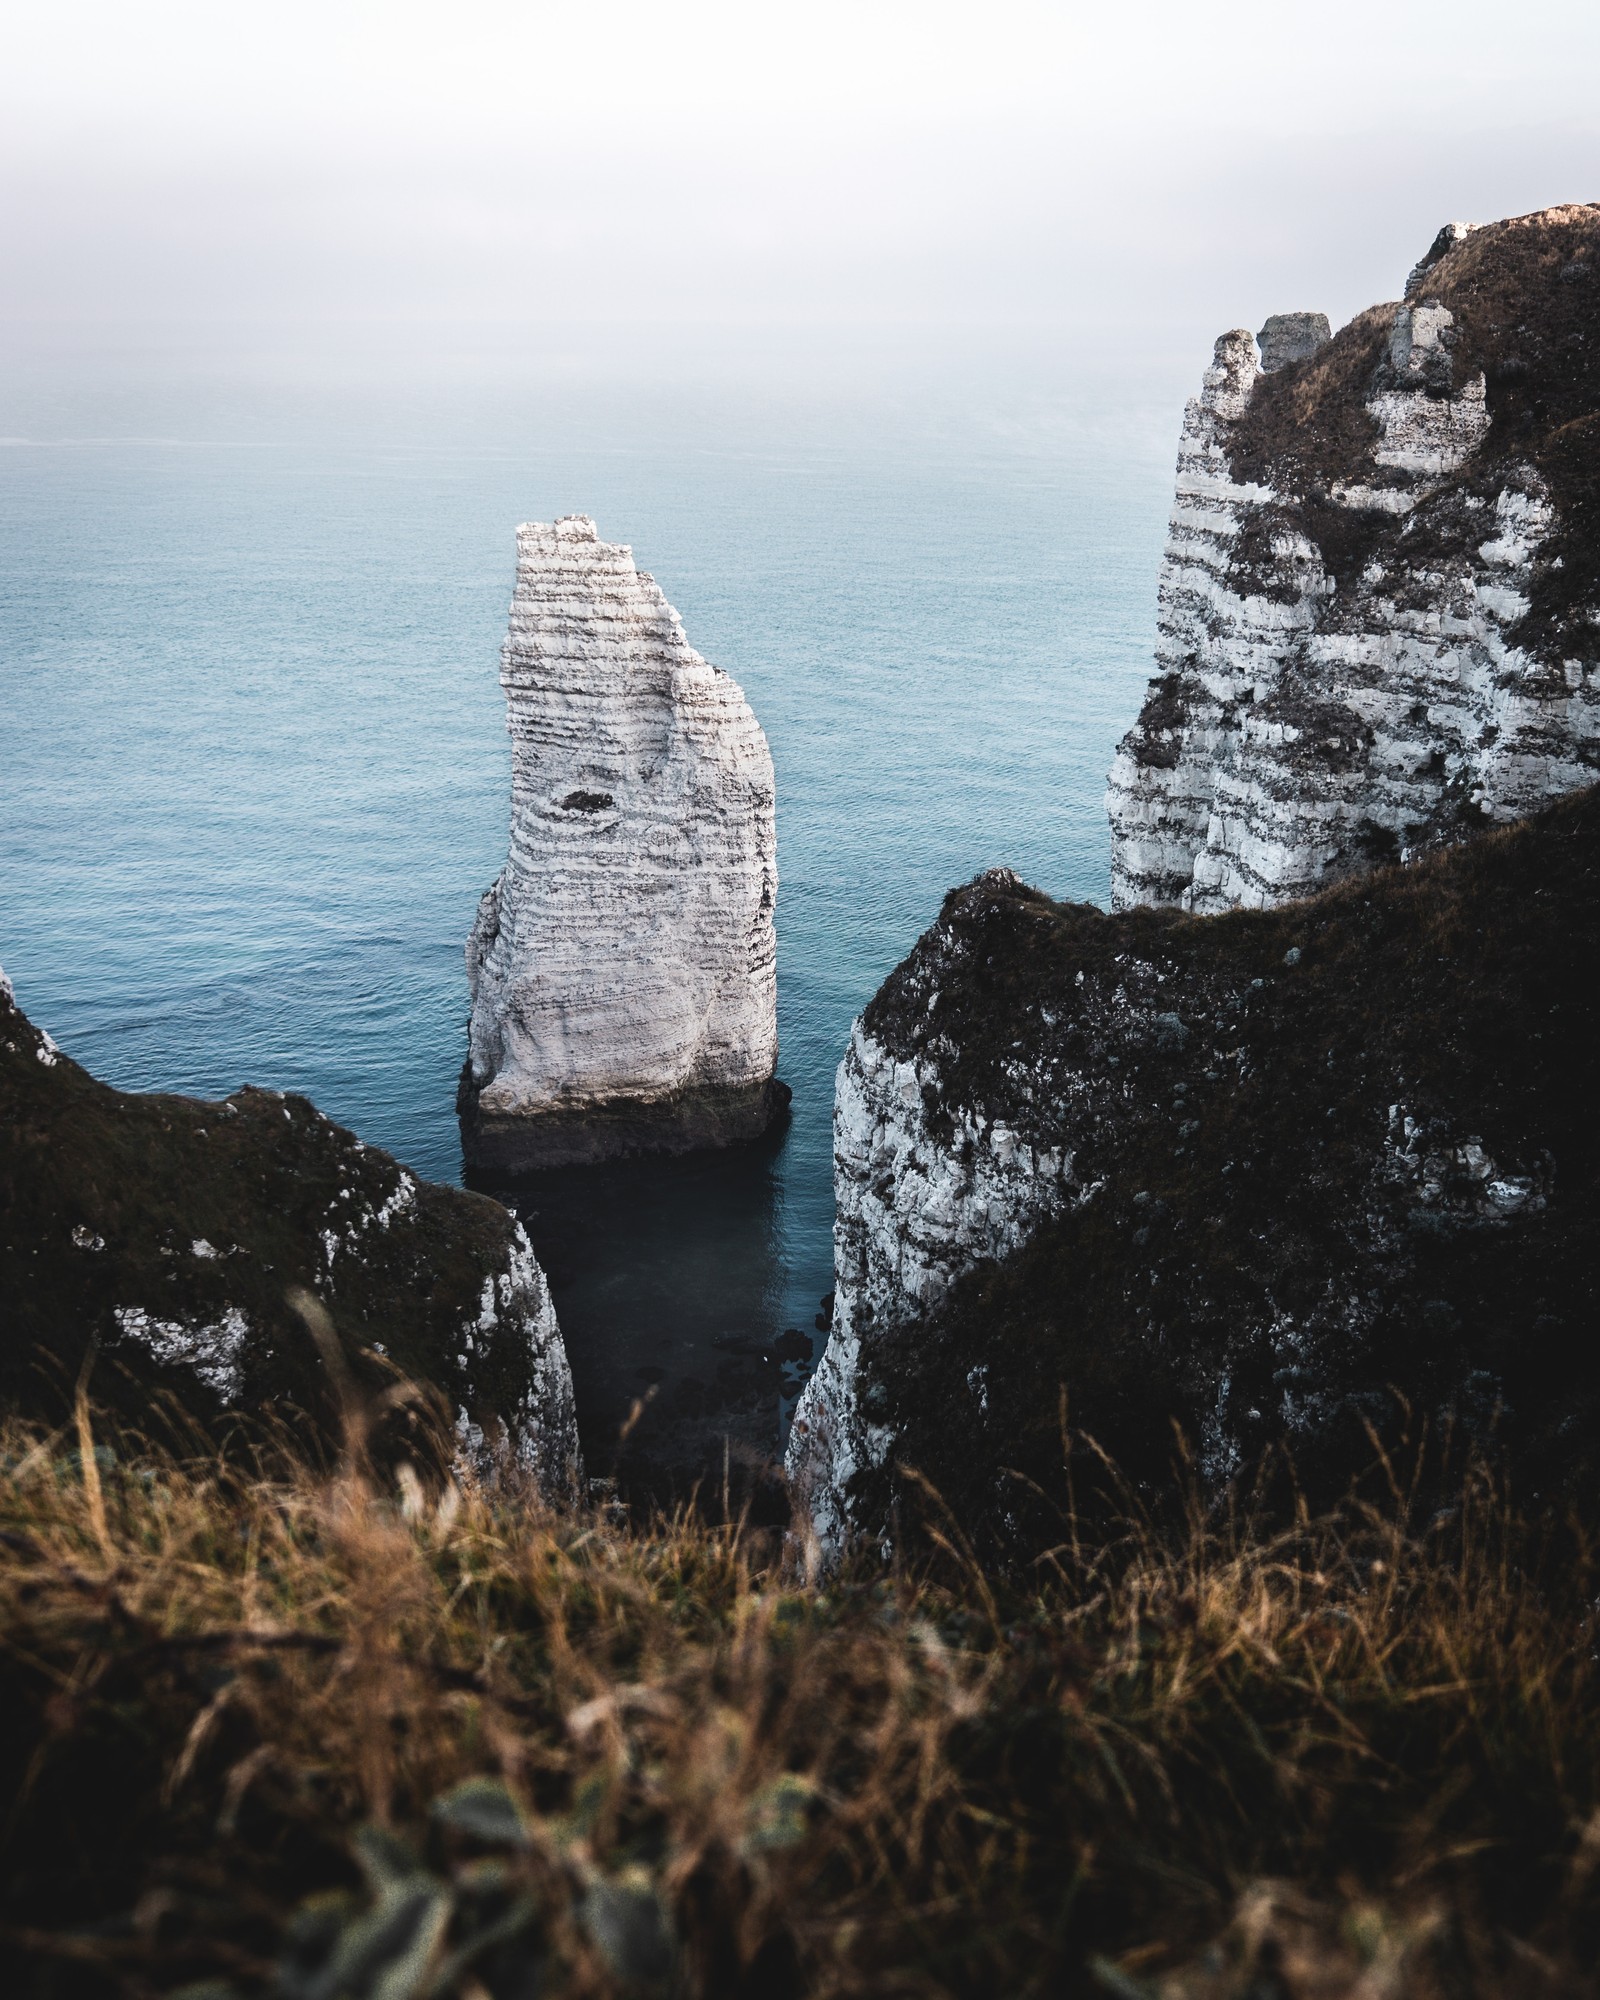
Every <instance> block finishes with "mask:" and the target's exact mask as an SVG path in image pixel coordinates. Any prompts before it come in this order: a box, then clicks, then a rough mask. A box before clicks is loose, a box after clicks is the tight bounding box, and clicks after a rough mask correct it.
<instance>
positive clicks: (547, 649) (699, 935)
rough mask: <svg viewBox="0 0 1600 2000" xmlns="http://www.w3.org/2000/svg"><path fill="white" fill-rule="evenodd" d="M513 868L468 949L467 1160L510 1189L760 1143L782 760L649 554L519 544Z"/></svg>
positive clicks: (773, 1003) (510, 662)
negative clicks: (601, 1167)
mask: <svg viewBox="0 0 1600 2000" xmlns="http://www.w3.org/2000/svg"><path fill="white" fill-rule="evenodd" d="M501 662H502V664H501V676H500V677H501V682H502V685H503V686H504V688H505V692H506V719H507V727H508V729H509V731H510V734H511V743H512V785H511V840H510V851H509V855H508V858H507V861H506V865H505V868H504V870H503V871H502V873H501V875H500V876H499V878H498V880H497V881H496V882H495V883H494V886H493V887H492V888H491V889H490V890H489V891H488V892H487V894H486V895H485V896H484V898H483V901H482V903H481V905H480V906H479V910H478V915H477V921H476V922H475V924H474V925H473V929H472V934H471V937H470V938H469V940H468V943H467V970H468V976H469V980H470V983H471V989H472V1020H471V1030H470V1044H469V1056H468V1063H467V1068H466V1071H465V1073H464V1075H463V1079H462V1102H461V1109H462V1129H463V1142H464V1145H465V1147H466V1151H467V1156H468V1158H469V1159H470V1160H473V1161H475V1162H477V1163H480V1164H484V1165H491V1166H502V1167H507V1168H517V1167H532V1166H544V1165H560V1164H564V1163H568V1162H574V1161H581V1160H589V1159H598V1158H602V1157H605V1156H607V1155H615V1154H621V1153H628V1152H638V1151H657V1150H661V1151H682V1150H687V1149H688V1148H690V1147H695V1146H703V1145H719V1144H726V1143H730V1142H732V1141H734V1140H738V1139H743V1138H749V1137H752V1136H754V1135H755V1134H756V1133H758V1132H760V1131H761V1130H763V1129H764V1128H765V1127H766V1126H767V1125H768V1124H769V1123H770V1122H771V1120H772V1118H773V1116H774V1115H775V1114H776V1112H777V1111H778V1110H779V1109H780V1108H781V1105H782V1104H783V1103H784V1102H786V1101H787V1092H786V1091H785V1090H784V1088H783V1086H782V1085H781V1084H778V1083H776V1082H775V1081H774V1076H773V1071H774V1068H775V1066H776V1063H777V1051H778V1035H777V984H776V975H775V939H774V932H773V910H774V906H775V903H776V899H777V888H778V871H777V839H776V832H775V827H774V819H773V776H772V757H771V754H770V752H769V751H768V748H767V742H766V738H765V736H764V735H763V734H762V731H761V726H760V724H759V723H758V722H757V721H756V718H755V716H754V714H753V713H752V712H751V709H750V706H749V704H748V703H747V702H746V700H745V698H744V695H743V693H742V692H741V690H740V688H739V686H738V684H737V683H736V682H735V681H734V680H732V679H731V678H730V677H729V676H728V675H727V674H725V673H724V672H722V670H721V669H720V668H717V667H714V666H711V665H710V664H709V663H708V662H707V661H705V660H703V659H702V658H701V657H700V655H699V654H698V653H697V652H696V651H695V650H694V648H693V647H692V646H691V645H690V644H689V642H688V640H687V639H686V638H685V637H684V632H683V626H682V624H681V623H680V622H679V619H678V614H677V613H676V612H675V611H674V610H673V608H672V606H671V605H670V604H668V602H667V601H666V599H665V597H663V596H662V594H661V591H660V589H659V588H658V587H657V585H656V583H655V580H654V579H653V578H652V577H650V576H648V575H646V574H645V573H644V572H643V571H641V570H637V569H635V567H634V562H633V555H632V552H631V550H629V549H626V548H622V547H618V546H616V545H614V544H612V543H610V542H603V541H601V540H600V539H599V537H598V535H597V534H596V531H595V525H594V523H593V522H592V521H591V520H589V519H587V518H586V517H585V516H583V515H574V516H569V517H567V518H566V519H563V520H559V521H557V522H555V524H554V525H553V526H548V525H545V524H543V523H533V524H531V525H529V526H526V527H522V528H519V529H518V530H517V580H516V591H515V595H514V597H513V599H512V605H511V629H510V633H509V635H508V637H507V639H506V642H505V646H504V649H503V652H502V655H501Z"/></svg>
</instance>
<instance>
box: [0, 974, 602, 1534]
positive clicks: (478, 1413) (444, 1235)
mask: <svg viewBox="0 0 1600 2000" xmlns="http://www.w3.org/2000/svg"><path fill="white" fill-rule="evenodd" d="M296 1287H303V1288H304V1289H305V1290H307V1291H310V1292H311V1293H313V1294H314V1295H315V1296H316V1297H318V1298H319V1299H321V1300H322V1301H323V1303H324V1304H325V1306H326V1307H327V1309H328V1311H329V1314H330V1315H331V1318H332V1321H333V1324H334V1328H335V1330H336V1333H337V1336H338V1338H339V1340H340V1342H341V1345H342V1346H343V1348H344V1350H345V1357H344V1358H345V1364H346V1366H347V1368H348V1369H349V1371H350V1374H351V1376H352V1378H353V1379H354V1380H355V1382H356V1384H357V1386H358V1388H359V1389H360V1390H361V1391H362V1392H363V1393H364V1394H365V1395H366V1396H367V1397H368V1398H369V1399H370V1400H373V1401H374V1402H375V1403H377V1404H380V1405H381V1402H382V1399H383V1397H384V1394H385V1392H386V1391H387V1390H388V1389H389V1388H391V1387H392V1386H393V1384H394V1382H395V1380H396V1379H397V1377H405V1378H409V1379H410V1380H413V1381H415V1382H417V1383H419V1384H421V1385H422V1388H423V1392H424V1394H423V1400H422V1401H421V1402H420V1403H418V1402H414V1401H407V1402H404V1403H402V1404H401V1405H400V1407H399V1408H398V1409H395V1410H393V1411H392V1412H391V1414H390V1415H389V1417H387V1418H386V1419H385V1420H384V1425H385V1428H386V1435H387V1440H388V1447H387V1448H392V1449H393V1450H395V1451H407V1452H410V1453H412V1454H413V1455H418V1456H424V1457H427V1456H430V1455H438V1454H439V1453H441V1452H442V1453H443V1454H444V1455H445V1456H447V1457H454V1458H455V1459H456V1460H457V1462H464V1463H465V1464H466V1465H468V1466H470V1467H471V1468H472V1469H473V1470H474V1471H475V1472H477V1473H479V1474H483V1475H491V1476H493V1475H498V1474H500V1473H503V1472H506V1471H508V1470H511V1469H520V1470H521V1471H524V1472H527V1473H529V1474H531V1475H532V1476H533V1478H534V1479H535V1481H536V1482H537V1484H538V1485H539V1487H540V1488H541V1490H542V1491H543V1492H544V1493H545V1494H546V1496H547V1497H549V1498H550V1499H552V1500H561V1499H568V1498H571V1497H574V1496H575V1495H576V1494H577V1493H578V1492H579V1490H580V1487H581V1476H582V1466H581V1461H580V1457H579V1451H578V1434H577V1425H576V1420H575V1415H574V1411H573V1401H572V1376H571V1372H570V1370H569V1368H568V1366H567V1355H566V1349H565V1348H564V1347H563V1345H562V1340H561V1334H560V1330H559V1329H558V1327H557V1325H556V1316H555V1309H554V1307H553V1306H552V1304H551V1302H550V1292H549V1288H548V1286H547V1285H546V1283H545V1278H544V1273H543V1271H541V1270H540V1268H539V1265H538V1263H537V1261H536V1260H535V1258H534V1254H533V1251H532V1249H531V1247H530V1245H529V1243H528V1239H527V1237H526V1235H525V1234H524V1232H523V1229H522V1225H521V1224H520V1223H519V1222H518V1221H517V1220H516V1218H515V1217H514V1216H512V1215H511V1214H509V1213H508V1211H507V1210H505V1209H504V1208H502V1207H501V1206H500V1205H499V1203H498V1202H493V1201H490V1200H488V1199H487V1197H485V1196H483V1195H478V1194H466V1193H463V1192H461V1191H460V1190H458V1189H455V1188H444V1187H436V1186H434V1185H433V1184H432V1183H430V1182H428V1181H421V1180H418V1179H417V1178H416V1177H415V1176H414V1175H413V1174H410V1173H408V1172H407V1171H406V1169H405V1168H404V1167H402V1166H401V1165H400V1164H399V1163H398V1162H397V1161H395V1160H394V1159H392V1158H391V1157H390V1156H389V1155H388V1154H387V1153H383V1152H380V1151H379V1150H378V1149H377V1148H376V1147H372V1146H367V1145H364V1144H363V1143H362V1142H361V1141H360V1140H359V1139H357V1138H356V1137H355V1136H354V1134H353V1133H350V1132H347V1131H345V1130H344V1129H343V1128H342V1127H340V1126H338V1125H335V1124H333V1123H332V1122H331V1121H330V1120H329V1119H327V1118H325V1117H324V1116H323V1114H322V1113H321V1112H319V1111H318V1110H317V1109H316V1108H315V1106H314V1105H312V1104H310V1103H309V1102H308V1101H307V1100H306V1099H305V1098H303V1097H295V1096H285V1095H283V1094H282V1093H280V1092H278V1091H269V1090H252V1089H248V1088H247V1089H244V1090H240V1091H236V1092H235V1093H234V1094H233V1096H232V1097H229V1098H225V1099H223V1100H221V1101H220V1102H217V1103H205V1102H201V1101H200V1100H198V1099H195V1098H191V1097H177V1096H144V1095H138V1094H134V1093H131V1092H127V1091H120V1090H113V1089H111V1088H110V1086H109V1085H107V1084H103V1083H100V1082H98V1081H97V1080H96V1079H95V1078H94V1077H92V1076H90V1075H89V1074H88V1072H87V1071H85V1070H83V1069H81V1068H80V1067H79V1065H78V1064H77V1063H75V1062H73V1061H72V1060H71V1059H70V1058H69V1057H68V1056H67V1055H65V1054H64V1053H63V1052H62V1051H61V1050H60V1049H58V1048H57V1047H56V1045H55V1043H54V1042H53V1041H52V1040H51V1039H50V1037H49V1035H47V1034H46V1033H44V1032H43V1030H41V1029H39V1028H36V1027H35V1026H34V1025H33V1023H32V1022H31V1021H29V1020H28V1019H27V1017H26V1016H25V1015H24V1014H22V1013H21V1012H20V1011H19V1010H18V1008H17V1006H16V1003H15V999H14V996H13V993H12V990H11V986H10V983H9V982H8V981H7V980H6V979H5V978H4V975H3V974H0V1397H3V1398H4V1399H5V1400H6V1401H8V1402H10V1403H12V1404H14V1405H20V1406H21V1407H23V1408H25V1409H28V1410H35V1411H38V1412H39V1413H40V1414H44V1415H47V1416H59V1414H60V1409H61V1403H62V1398H63V1396H65V1397H66V1398H67V1399H70V1394H71V1389H72V1384H73V1382H74V1381H75V1379H76V1378H77V1375H78V1371H79V1369H80V1368H81V1367H82V1366H83V1363H84V1360H85V1356H86V1355H87V1354H89V1353H90V1352H91V1351H94V1352H95V1353H97V1355H98V1359H97V1360H96V1362H95V1365H94V1375H93V1381H92V1384H91V1389H92V1393H93V1394H94V1395H95V1396H96V1398H97V1399H99V1400H101V1401H102V1402H106V1403H110V1404H111V1405H113V1406H115V1407H118V1408H120V1410H121V1411H122V1412H123V1414H125V1415H128V1416H131V1417H132V1418H133V1419H134V1420H135V1421H145V1420H147V1419H148V1416H149V1413H150V1410H151V1408H152V1401H153V1399H154V1398H155V1397H157V1396H159V1395H166V1396H170V1397H172V1398H174V1399H175V1400H176V1401H177V1403H178V1404H179V1405H180V1406H181V1407H182V1408H183V1409H184V1410H185V1411H187V1412H188V1414H189V1415H190V1417H191V1418H193V1419H195V1420H197V1421H199V1422H201V1423H211V1422H213V1421H215V1420H217V1419H219V1418H220V1417H222V1416H223V1415H224V1414H225V1413H226V1412H228V1411H232V1410H247V1411H252V1412H256V1413H260V1412H262V1411H265V1410H269V1409H272V1408H274V1407H277V1408H279V1409H280V1410H282V1411H283V1412H284V1413H285V1414H286V1415H287V1414H288V1413H289V1412H290V1411H291V1410H299V1411H302V1412H304V1413H306V1414H307V1415H308V1416H309V1417H310V1418H311V1419H312V1421H313V1422H314V1423H316V1424H317V1425H318V1427H319V1428H320V1429H321V1430H322V1431H323V1432H324V1434H325V1435H326V1436H328V1437H330V1438H337V1436H338V1435H339V1424H340V1417H339V1409H338V1400H337V1397H336V1396H335V1394H334V1388H333V1385H332V1383H331V1382H330V1379H329V1376H328V1373H327V1369H326V1366H325V1364H324V1362H323V1359H322V1357H321V1356H320V1355H319V1353H318V1351H317V1348H316V1345H315V1343H314V1341H313V1339H312V1336H311V1334H310V1333H309V1332H308V1330H307V1327H306V1325H305V1324H304V1322H303V1321H302V1320H301V1319H300V1317H299V1316H298V1315H297V1313H296V1312H295V1311H294V1309H293V1308H292V1306H291V1303H290V1300H289V1296H288V1295H289V1293H290V1291H291V1290H292V1289H294V1288H296ZM430 1389H431V1390H433V1391H437V1401H436V1400H435V1399H434V1398H433V1397H431V1396H430V1395H429V1394H428V1391H429V1390H430ZM381 1442H382V1440H380V1443H381Z"/></svg>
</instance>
